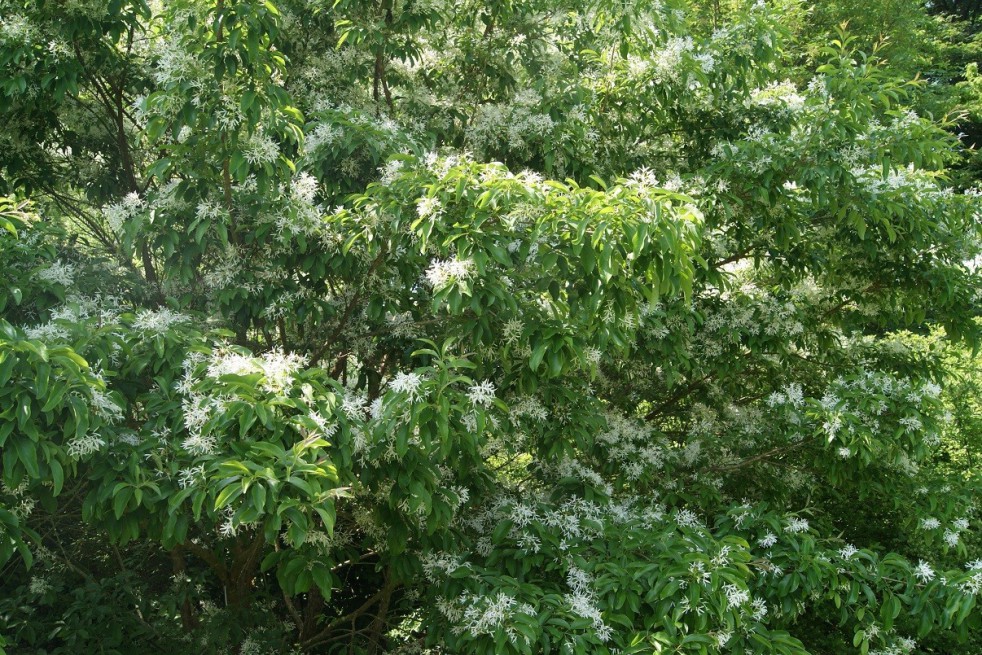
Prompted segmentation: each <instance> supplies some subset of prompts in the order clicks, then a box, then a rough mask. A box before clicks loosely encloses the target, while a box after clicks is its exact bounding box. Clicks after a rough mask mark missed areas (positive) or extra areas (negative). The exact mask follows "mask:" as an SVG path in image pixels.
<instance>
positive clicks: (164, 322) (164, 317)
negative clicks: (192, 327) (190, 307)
mask: <svg viewBox="0 0 982 655" xmlns="http://www.w3.org/2000/svg"><path fill="white" fill-rule="evenodd" d="M189 320H191V319H190V317H189V316H187V315H185V314H180V313H178V312H174V311H171V310H170V309H168V308H166V307H162V308H160V309H158V310H152V309H144V310H143V311H141V312H140V313H139V314H137V315H136V318H135V319H134V320H133V329H134V330H146V331H148V332H156V333H158V334H160V333H162V332H165V331H166V330H167V329H168V328H169V327H170V326H171V325H173V324H175V323H184V322H187V321H189Z"/></svg>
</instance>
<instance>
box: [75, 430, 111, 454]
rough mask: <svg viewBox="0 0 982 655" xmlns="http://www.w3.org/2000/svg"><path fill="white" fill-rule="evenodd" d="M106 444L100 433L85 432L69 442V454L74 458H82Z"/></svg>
mask: <svg viewBox="0 0 982 655" xmlns="http://www.w3.org/2000/svg"><path fill="white" fill-rule="evenodd" d="M105 445H106V442H105V441H104V440H103V439H102V438H101V437H100V436H99V435H98V434H84V435H82V436H81V437H75V438H73V439H72V440H71V441H69V442H68V456H69V457H71V458H72V459H81V458H82V457H85V456H86V455H91V454H92V453H94V452H96V451H98V450H99V449H100V448H102V447H103V446H105Z"/></svg>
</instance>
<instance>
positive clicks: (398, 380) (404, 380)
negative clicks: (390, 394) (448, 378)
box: [389, 373, 423, 402]
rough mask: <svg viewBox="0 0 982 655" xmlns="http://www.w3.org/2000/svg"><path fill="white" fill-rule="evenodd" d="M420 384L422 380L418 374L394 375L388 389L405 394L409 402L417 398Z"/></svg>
mask: <svg viewBox="0 0 982 655" xmlns="http://www.w3.org/2000/svg"><path fill="white" fill-rule="evenodd" d="M422 384H423V378H422V377H420V375H419V374H418V373H396V376H395V377H394V378H392V380H391V381H390V382H389V388H390V389H392V390H393V391H395V392H396V393H404V394H406V395H407V396H409V400H410V402H411V401H414V400H417V399H418V398H419V388H420V386H421V385H422Z"/></svg>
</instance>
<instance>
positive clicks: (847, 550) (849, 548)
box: [839, 544, 859, 559]
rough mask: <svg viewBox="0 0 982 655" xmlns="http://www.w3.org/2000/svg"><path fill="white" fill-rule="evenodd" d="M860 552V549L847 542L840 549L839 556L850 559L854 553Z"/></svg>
mask: <svg viewBox="0 0 982 655" xmlns="http://www.w3.org/2000/svg"><path fill="white" fill-rule="evenodd" d="M858 552H859V549H858V548H856V547H855V546H853V545H852V544H846V545H845V546H843V547H842V548H841V549H839V557H841V558H842V559H849V558H850V557H852V556H853V555H855V554H856V553H858Z"/></svg>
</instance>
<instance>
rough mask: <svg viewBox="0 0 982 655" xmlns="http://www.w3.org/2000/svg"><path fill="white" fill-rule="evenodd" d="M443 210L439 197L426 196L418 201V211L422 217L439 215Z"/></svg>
mask: <svg viewBox="0 0 982 655" xmlns="http://www.w3.org/2000/svg"><path fill="white" fill-rule="evenodd" d="M442 211H443V205H442V203H441V202H440V199H439V198H430V197H429V196H425V197H423V198H420V199H419V200H417V201H416V212H417V213H418V214H419V217H420V218H429V217H431V216H432V217H437V216H439V215H440V213H441V212H442Z"/></svg>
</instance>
